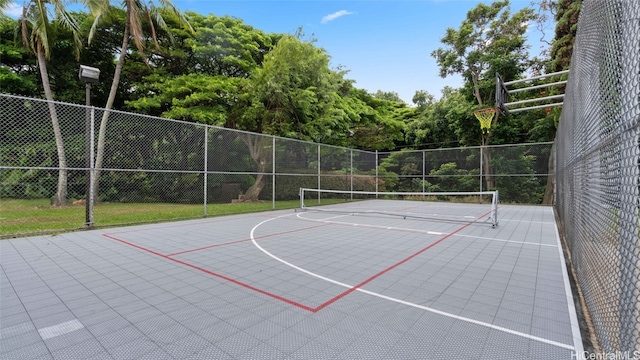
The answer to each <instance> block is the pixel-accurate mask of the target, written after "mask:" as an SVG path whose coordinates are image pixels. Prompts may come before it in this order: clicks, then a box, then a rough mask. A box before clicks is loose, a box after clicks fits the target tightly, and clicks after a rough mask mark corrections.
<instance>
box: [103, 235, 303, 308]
mask: <svg viewBox="0 0 640 360" xmlns="http://www.w3.org/2000/svg"><path fill="white" fill-rule="evenodd" d="M102 236H104V237H107V238H109V239H111V240H115V241H118V242H120V243H123V244H126V245H129V246H132V247H134V248H136V249H140V250H143V251H146V252H149V253H151V254H153V255H156V256H159V257H161V258H163V259H167V260H169V261H173V262H175V263H178V264H181V265H184V266H188V267H190V268H192V269H196V270H199V271H202V272H203V273H205V274H208V275H211V276H215V277H218V278H220V279H223V280H226V281H229V282H231V283H234V284H236V285H240V286H242V287H244V288H247V289H249V290H253V291H256V292H258V293H260V294H263V295H266V296H268V297H271V298H274V299H276V300H280V301H283V302H285V303H287V304H289V305H293V306H296V307H299V308H300V309H303V310H307V311H310V312H315V311H314V308H312V307H309V306H307V305H303V304H300V303H299V302H296V301H293V300H291V299H287V298H285V297H282V296H280V295H276V294H273V293H270V292H268V291H265V290H262V289H258V288H257V287H254V286H251V285H249V284H246V283H243V282H241V281H238V280H236V279H232V278H230V277H228V276H224V275H222V274H218V273H215V272H213V271H210V270H207V269H205V268H203V267H200V266H197V265H194V264H191V263H188V262H185V261H181V260H178V259H174V258H171V257H169V256H167V255H163V254H160V253H159V252H157V251H153V250H151V249H147V248H145V247H142V246H140V245H136V244H134V243H131V242H128V241H126V240H122V239H118V238H117V237H115V236H111V235H109V234H102Z"/></svg>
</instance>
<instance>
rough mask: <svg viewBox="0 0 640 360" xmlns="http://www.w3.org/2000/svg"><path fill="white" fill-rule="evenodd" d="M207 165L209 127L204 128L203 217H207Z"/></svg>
mask: <svg viewBox="0 0 640 360" xmlns="http://www.w3.org/2000/svg"><path fill="white" fill-rule="evenodd" d="M208 165H209V126H207V125H205V126H204V175H203V179H204V180H203V184H202V185H203V187H204V191H203V194H204V199H203V203H204V212H203V215H204V216H205V217H206V216H207V196H208V195H207V188H208V186H207V184H208V183H209V181H208V173H207V172H208Z"/></svg>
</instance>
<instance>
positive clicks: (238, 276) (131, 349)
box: [0, 199, 582, 359]
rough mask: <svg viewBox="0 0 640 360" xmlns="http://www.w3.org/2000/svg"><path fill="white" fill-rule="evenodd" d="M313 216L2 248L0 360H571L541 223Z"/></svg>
mask: <svg viewBox="0 0 640 360" xmlns="http://www.w3.org/2000/svg"><path fill="white" fill-rule="evenodd" d="M365 204H366V205H365ZM354 206H358V207H362V206H366V209H367V210H363V211H353V210H352V209H353V207H354ZM390 208H394V209H402V210H403V211H404V212H405V214H407V215H408V216H394V215H393V214H389V213H387V211H386V210H388V209H390ZM487 209H488V210H489V211H488V212H487ZM308 210H309V211H301V210H300V209H299V210H297V211H293V210H286V211H273V212H267V213H257V214H248V215H236V216H226V217H216V218H208V219H202V220H193V221H183V222H174V223H162V224H151V225H144V226H134V227H126V228H113V229H103V230H95V231H86V232H75V233H67V234H61V235H55V236H39V237H30V238H21V239H12V240H4V241H0V260H1V269H2V273H1V275H2V277H1V278H0V296H1V302H0V321H1V322H0V328H1V330H2V339H1V344H2V346H1V348H0V358H2V359H71V358H82V359H463V358H464V359H538V358H546V359H572V358H576V355H575V354H576V353H581V352H582V340H581V338H580V331H579V327H578V323H577V320H576V314H575V309H574V305H573V300H572V294H571V290H570V286H569V282H568V277H567V273H566V269H565V265H564V259H563V256H562V249H561V248H560V241H559V237H558V234H557V231H556V228H557V227H556V223H555V219H554V213H553V209H552V208H551V207H543V206H519V205H500V207H499V212H498V214H499V218H497V219H495V218H494V219H492V221H489V222H487V221H485V219H486V218H487V216H489V217H491V216H493V215H492V214H493V213H492V209H491V205H490V204H489V205H487V204H456V203H450V202H446V203H438V202H433V203H432V202H424V201H409V202H408V201H403V202H399V203H397V204H396V203H395V202H394V201H393V200H392V201H388V200H379V199H378V200H376V199H371V200H366V201H357V202H344V203H336V204H333V205H327V206H323V207H320V208H318V209H317V210H325V211H311V210H315V209H311V208H310V209H308ZM383 210H384V211H383ZM416 214H420V216H416ZM395 215H397V214H395ZM496 220H497V221H496ZM493 221H496V222H497V224H493Z"/></svg>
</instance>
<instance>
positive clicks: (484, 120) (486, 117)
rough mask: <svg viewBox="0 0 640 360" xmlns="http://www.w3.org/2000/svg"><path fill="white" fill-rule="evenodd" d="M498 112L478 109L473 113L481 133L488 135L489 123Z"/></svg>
mask: <svg viewBox="0 0 640 360" xmlns="http://www.w3.org/2000/svg"><path fill="white" fill-rule="evenodd" d="M497 111H498V110H497V109H496V108H486V109H480V110H476V111H474V112H473V115H475V116H476V118H477V119H478V121H480V129H481V130H482V132H483V133H488V132H489V130H490V129H491V121H492V120H493V116H494V115H495V113H496V112H497Z"/></svg>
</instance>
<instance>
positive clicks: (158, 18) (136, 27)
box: [89, 0, 193, 201]
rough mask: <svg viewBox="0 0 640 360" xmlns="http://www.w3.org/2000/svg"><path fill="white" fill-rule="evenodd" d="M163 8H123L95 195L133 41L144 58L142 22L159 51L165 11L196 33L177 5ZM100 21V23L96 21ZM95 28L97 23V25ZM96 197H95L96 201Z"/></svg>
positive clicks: (164, 2) (137, 0)
mask: <svg viewBox="0 0 640 360" xmlns="http://www.w3.org/2000/svg"><path fill="white" fill-rule="evenodd" d="M103 1H104V2H105V3H106V4H108V2H109V0H103ZM159 2H160V5H161V7H160V8H158V7H156V6H155V5H154V3H153V1H152V0H149V2H147V3H144V2H143V1H142V0H123V6H124V8H125V9H126V11H127V13H126V16H125V25H124V35H123V37H122V46H121V47H120V55H119V56H118V63H117V64H116V69H115V72H114V74H113V82H112V83H111V90H110V91H109V98H108V99H107V104H106V105H105V111H104V113H103V114H102V120H101V121H100V130H99V132H98V148H97V151H96V162H95V168H96V170H95V172H94V177H93V193H94V194H98V184H99V181H100V169H101V168H102V164H103V161H104V147H105V140H106V139H105V136H106V130H107V122H108V120H109V110H111V109H112V108H113V102H114V101H115V98H116V92H117V90H118V85H119V84H120V74H121V73H122V67H123V65H124V61H125V59H126V57H127V50H128V48H129V40H130V39H133V43H134V44H135V46H136V48H137V49H138V52H139V53H140V54H141V55H142V56H143V57H144V43H143V41H142V39H143V36H144V29H143V21H144V20H146V21H147V23H148V25H149V27H150V29H151V38H152V39H153V42H154V43H155V45H156V47H158V41H157V38H156V26H157V27H159V28H160V29H163V30H168V26H167V24H166V23H165V21H164V18H163V17H162V11H161V10H164V11H167V12H169V13H170V14H173V15H175V16H176V17H177V19H178V20H179V21H180V23H182V24H183V26H184V27H185V28H187V29H188V30H189V31H192V32H193V29H192V28H191V25H189V22H188V21H187V19H186V18H185V17H184V15H183V14H182V13H181V12H180V10H178V9H177V8H176V7H175V5H173V3H172V2H171V1H170V0H159ZM96 20H97V19H96ZM94 24H95V23H94ZM94 34H95V31H94V29H93V28H92V31H91V33H90V34H89V41H91V39H92V38H93V36H94ZM97 198H98V197H97V196H96V197H95V199H96V201H97Z"/></svg>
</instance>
